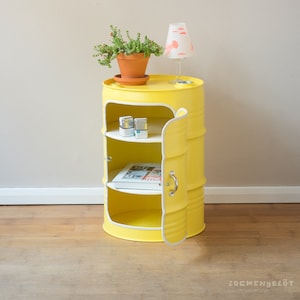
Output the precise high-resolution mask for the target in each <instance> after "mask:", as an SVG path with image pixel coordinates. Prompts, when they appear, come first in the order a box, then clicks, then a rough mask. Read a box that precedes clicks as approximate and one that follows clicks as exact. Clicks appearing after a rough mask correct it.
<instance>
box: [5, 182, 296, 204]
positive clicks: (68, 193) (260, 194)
mask: <svg viewBox="0 0 300 300" xmlns="http://www.w3.org/2000/svg"><path fill="white" fill-rule="evenodd" d="M204 191H205V203H207V204H217V203H220V204H221V203H227V204H231V203H300V186H261V187H255V186H250V187H205V189H204ZM103 202H104V189H103V187H99V188H94V187H92V188H2V189H1V188H0V205H49V204H56V205H57V204H103Z"/></svg>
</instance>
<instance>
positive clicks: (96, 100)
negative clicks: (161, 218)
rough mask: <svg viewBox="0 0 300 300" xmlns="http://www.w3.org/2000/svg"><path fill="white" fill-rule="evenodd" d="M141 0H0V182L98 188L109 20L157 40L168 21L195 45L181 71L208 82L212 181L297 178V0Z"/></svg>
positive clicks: (161, 67)
mask: <svg viewBox="0 0 300 300" xmlns="http://www.w3.org/2000/svg"><path fill="white" fill-rule="evenodd" d="M139 3H140V1H137V0H127V1H123V0H115V1H102V0H43V1H39V0H27V1H25V0H24V1H22V0H12V1H4V0H0V36H1V56H0V141H1V148H0V188H16V187H19V188H36V187H45V188H47V187H81V188H85V187H98V186H102V138H101V132H100V130H101V113H102V111H101V82H102V81H103V80H104V79H105V78H108V77H111V76H113V75H114V74H116V73H117V72H118V70H117V67H116V64H114V66H113V68H112V69H107V68H103V67H100V66H98V65H97V63H96V60H95V59H94V58H92V54H93V46H94V45H95V44H97V43H100V42H103V41H105V40H108V34H109V25H110V24H115V25H118V26H120V27H121V28H124V29H129V30H131V31H133V32H137V31H140V32H141V33H146V34H148V35H149V36H150V37H151V38H153V39H156V40H157V41H159V42H160V43H162V44H164V42H165V39H166V34H167V29H168V24H169V23H170V22H174V21H184V22H186V23H187V26H188V29H189V32H190V34H191V36H192V39H193V42H194V46H195V49H196V53H195V56H194V57H193V58H190V59H188V60H186V61H185V62H184V65H183V73H184V74H185V75H192V76H197V77H200V78H202V79H204V81H205V93H206V126H207V135H206V161H205V167H206V176H207V186H211V187H213V186H276V185H281V186H290V185H300V117H299V110H300V89H299V82H300V63H299V53H300V1H298V0H186V1H184V2H182V1H179V0H172V1H171V0H164V1H158V0H157V1H155V0H154V1H152V2H147V3H143V4H142V5H141V4H139ZM182 3H184V4H182ZM135 5H137V6H135ZM145 6H146V8H148V9H149V10H150V11H147V12H145V11H144V8H145ZM174 71H175V68H174V64H173V63H172V62H170V61H168V60H167V59H166V58H165V57H160V58H156V57H154V58H152V60H151V61H150V65H149V67H148V73H150V74H151V73H174Z"/></svg>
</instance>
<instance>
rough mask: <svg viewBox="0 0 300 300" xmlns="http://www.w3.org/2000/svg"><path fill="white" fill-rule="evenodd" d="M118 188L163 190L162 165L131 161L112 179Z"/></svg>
mask: <svg viewBox="0 0 300 300" xmlns="http://www.w3.org/2000/svg"><path fill="white" fill-rule="evenodd" d="M112 183H113V185H114V187H115V188H117V189H141V190H161V166H160V164H157V163H130V164H128V165H127V166H126V167H125V168H124V169H123V170H122V171H120V172H119V173H118V175H117V176H116V177H115V178H114V179H113V180H112Z"/></svg>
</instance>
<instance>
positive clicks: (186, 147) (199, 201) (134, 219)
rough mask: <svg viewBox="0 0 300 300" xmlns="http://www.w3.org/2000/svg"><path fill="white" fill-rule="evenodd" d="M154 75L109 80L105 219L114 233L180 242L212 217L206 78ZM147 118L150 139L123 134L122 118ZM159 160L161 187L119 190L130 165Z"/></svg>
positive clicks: (105, 99) (105, 105)
mask: <svg viewBox="0 0 300 300" xmlns="http://www.w3.org/2000/svg"><path fill="white" fill-rule="evenodd" d="M182 78H183V79H184V80H186V81H187V82H188V84H174V83H172V80H173V79H174V76H171V75H150V79H149V80H148V82H147V84H145V85H137V86H126V85H120V84H119V83H117V82H115V81H114V79H108V80H105V81H104V82H103V91H102V105H103V127H102V133H103V137H104V138H103V144H104V176H103V184H104V191H105V192H104V224H103V229H104V230H105V231H106V232H107V233H109V234H110V235H112V236H115V237H118V238H123V239H127V240H133V241H144V242H159V241H164V242H166V243H167V244H172V245H174V244H177V243H179V242H182V241H183V240H184V239H186V238H188V237H192V236H195V235H197V234H199V233H201V232H202V231H203V230H204V228H205V223H204V184H205V175H204V136H205V131H206V130H205V123H204V89H203V81H202V80H200V79H198V78H194V77H185V76H183V77H182ZM122 116H132V118H146V120H147V125H148V126H147V130H148V136H147V138H136V137H135V136H123V135H120V132H119V118H120V117H122ZM132 162H139V163H159V164H160V166H161V175H162V180H161V189H160V190H145V189H131V188H124V189H117V188H115V186H114V184H113V183H112V179H113V178H114V177H115V176H116V174H118V173H119V172H120V170H122V169H123V168H124V167H125V166H126V165H127V164H128V163H132Z"/></svg>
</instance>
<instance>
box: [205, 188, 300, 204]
mask: <svg viewBox="0 0 300 300" xmlns="http://www.w3.org/2000/svg"><path fill="white" fill-rule="evenodd" d="M205 203H300V186H249V187H206V188H205Z"/></svg>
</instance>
